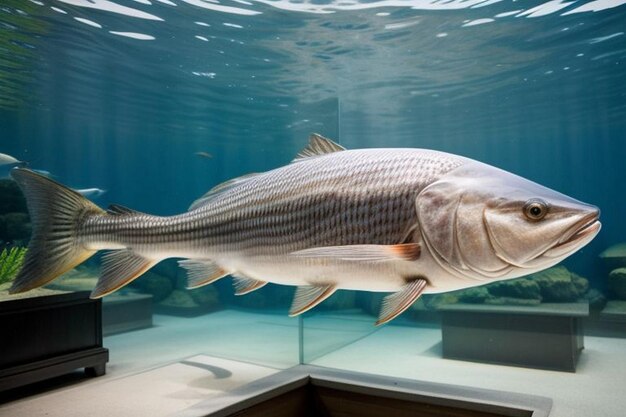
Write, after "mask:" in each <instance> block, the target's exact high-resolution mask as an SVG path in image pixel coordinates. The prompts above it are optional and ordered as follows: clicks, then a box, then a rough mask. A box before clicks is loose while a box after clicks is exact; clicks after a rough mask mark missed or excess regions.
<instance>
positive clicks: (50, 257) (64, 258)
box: [10, 168, 104, 293]
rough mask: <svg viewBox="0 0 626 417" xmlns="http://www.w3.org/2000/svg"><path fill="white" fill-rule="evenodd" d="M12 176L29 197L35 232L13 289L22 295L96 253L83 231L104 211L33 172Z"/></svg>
mask: <svg viewBox="0 0 626 417" xmlns="http://www.w3.org/2000/svg"><path fill="white" fill-rule="evenodd" d="M11 176H12V177H13V179H15V181H16V182H17V183H18V185H19V186H20V188H21V189H22V192H23V193H24V196H25V197H26V202H27V204H28V212H29V214H30V219H31V224H32V229H33V231H32V235H31V238H30V243H29V244H28V250H27V251H26V257H25V259H24V264H23V266H22V269H21V270H20V272H19V273H18V275H17V277H16V278H15V280H14V281H13V285H12V286H11V289H10V292H11V293H19V292H24V291H28V290H31V289H33V288H37V287H41V286H42V285H44V284H46V283H48V282H50V281H52V280H53V279H55V278H56V277H58V276H59V275H61V274H63V273H65V272H67V271H69V270H70V269H72V268H74V267H75V266H76V265H78V264H80V263H81V262H83V261H85V260H86V259H87V258H89V257H90V256H91V255H93V254H94V253H96V251H94V250H88V249H86V248H85V247H84V246H83V245H82V243H81V242H80V240H79V239H78V235H79V232H80V230H79V229H80V225H81V224H82V222H83V221H84V220H85V219H86V218H87V217H90V216H92V215H99V214H104V211H103V210H102V209H101V208H99V207H98V206H96V205H95V204H93V203H92V202H90V201H89V200H87V199H86V198H84V197H83V196H82V195H80V194H78V193H77V192H76V191H74V190H71V189H69V188H67V187H65V186H64V185H61V184H59V183H58V182H56V181H53V180H51V179H50V178H46V177H45V176H43V175H41V174H37V173H36V172H33V171H31V170H29V169H25V168H15V169H13V170H12V171H11Z"/></svg>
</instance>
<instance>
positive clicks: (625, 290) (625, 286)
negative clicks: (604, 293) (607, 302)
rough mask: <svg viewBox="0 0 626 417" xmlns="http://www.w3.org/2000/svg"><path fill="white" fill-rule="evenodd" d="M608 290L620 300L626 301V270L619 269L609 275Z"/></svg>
mask: <svg viewBox="0 0 626 417" xmlns="http://www.w3.org/2000/svg"><path fill="white" fill-rule="evenodd" d="M607 284H608V288H609V291H610V292H611V294H612V295H613V296H614V297H615V298H617V299H619V300H626V268H617V269H614V270H612V271H611V272H610V273H609V280H608V283H607Z"/></svg>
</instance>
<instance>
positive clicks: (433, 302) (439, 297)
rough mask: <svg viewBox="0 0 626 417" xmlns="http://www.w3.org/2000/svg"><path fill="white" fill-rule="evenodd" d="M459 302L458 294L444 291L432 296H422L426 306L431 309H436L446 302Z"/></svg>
mask: <svg viewBox="0 0 626 417" xmlns="http://www.w3.org/2000/svg"><path fill="white" fill-rule="evenodd" d="M458 302H459V296H458V295H457V293H452V292H446V293H442V294H435V295H432V296H425V297H424V304H425V305H426V308H429V309H431V310H437V309H438V308H439V307H441V306H443V305H446V304H456V303H458Z"/></svg>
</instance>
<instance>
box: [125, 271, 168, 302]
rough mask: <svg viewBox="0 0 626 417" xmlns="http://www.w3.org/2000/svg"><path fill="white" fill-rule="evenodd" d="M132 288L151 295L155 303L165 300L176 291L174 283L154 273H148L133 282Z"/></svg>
mask: <svg viewBox="0 0 626 417" xmlns="http://www.w3.org/2000/svg"><path fill="white" fill-rule="evenodd" d="M132 288H136V289H137V290H139V291H140V292H143V293H146V294H151V295H152V297H153V300H154V302H155V303H158V302H159V301H161V300H163V299H165V298H166V297H167V296H168V295H170V294H171V293H172V291H173V290H174V285H173V284H172V281H171V280H170V279H169V278H167V277H165V276H163V275H161V274H157V273H156V272H153V271H148V272H146V273H145V274H143V275H142V276H141V278H139V279H138V280H135V281H133V283H132Z"/></svg>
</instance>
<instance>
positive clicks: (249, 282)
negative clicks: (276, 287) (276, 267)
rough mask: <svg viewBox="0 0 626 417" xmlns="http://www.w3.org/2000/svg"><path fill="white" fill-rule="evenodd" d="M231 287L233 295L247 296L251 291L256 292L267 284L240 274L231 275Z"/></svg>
mask: <svg viewBox="0 0 626 417" xmlns="http://www.w3.org/2000/svg"><path fill="white" fill-rule="evenodd" d="M233 279H234V281H233V285H234V286H235V295H244V294H249V293H251V292H252V291H255V290H258V289H259V288H262V287H264V286H265V284H267V281H261V280H258V279H254V278H249V277H247V276H245V275H242V274H239V273H237V274H233Z"/></svg>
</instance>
